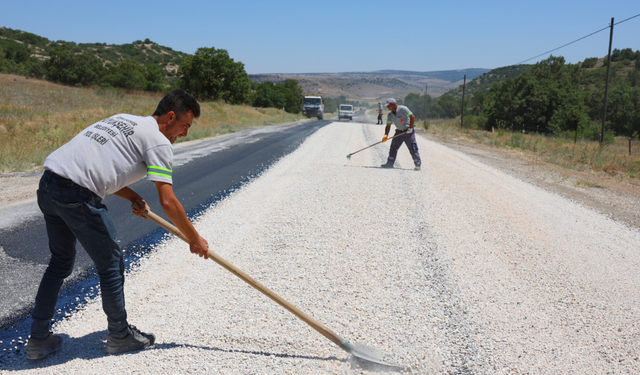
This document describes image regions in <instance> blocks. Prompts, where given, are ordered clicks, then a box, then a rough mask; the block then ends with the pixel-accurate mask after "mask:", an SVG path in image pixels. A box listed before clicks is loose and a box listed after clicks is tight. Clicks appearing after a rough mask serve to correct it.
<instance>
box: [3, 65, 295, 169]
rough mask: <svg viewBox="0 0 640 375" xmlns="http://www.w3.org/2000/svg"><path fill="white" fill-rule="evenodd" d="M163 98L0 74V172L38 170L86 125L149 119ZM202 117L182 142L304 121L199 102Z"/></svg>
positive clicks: (268, 111) (272, 110)
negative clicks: (123, 116) (126, 116)
mask: <svg viewBox="0 0 640 375" xmlns="http://www.w3.org/2000/svg"><path fill="white" fill-rule="evenodd" d="M161 98H162V94H158V93H145V92H133V93H125V92H123V91H120V90H114V89H111V90H105V89H89V88H73V87H67V86H61V85H56V84H53V83H50V82H47V81H41V80H34V79H27V78H25V77H21V76H15V75H9V74H0V172H16V171H30V170H38V169H40V168H41V166H42V163H43V162H44V159H45V158H46V157H47V156H48V155H49V154H50V153H51V152H52V151H54V150H55V149H57V148H58V147H60V146H62V145H63V144H65V143H66V142H67V141H69V140H70V139H71V138H72V137H73V136H75V135H76V134H77V133H78V132H79V131H81V130H82V129H84V128H85V127H87V126H89V125H91V124H93V123H94V122H96V121H98V120H101V119H103V118H106V117H109V116H112V115H114V114H117V113H131V114H134V115H141V116H148V115H150V114H152V113H153V111H154V110H155V108H156V106H157V104H158V102H159V101H160V99H161ZM201 107H202V114H201V116H200V118H199V119H197V120H196V121H195V122H194V126H193V128H192V130H191V131H190V132H189V136H188V137H187V138H186V139H184V140H191V139H196V138H204V137H210V136H215V135H219V134H226V133H233V132H236V131H239V130H242V129H246V128H251V127H257V126H264V125H271V124H276V123H282V122H289V121H295V120H298V119H302V118H303V117H302V116H301V115H292V114H289V113H287V114H285V118H284V120H283V118H282V110H279V109H275V108H264V109H263V108H259V109H256V108H251V107H248V106H246V105H229V104H224V103H220V102H205V103H201Z"/></svg>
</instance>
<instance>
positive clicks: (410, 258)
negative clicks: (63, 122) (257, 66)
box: [0, 123, 640, 374]
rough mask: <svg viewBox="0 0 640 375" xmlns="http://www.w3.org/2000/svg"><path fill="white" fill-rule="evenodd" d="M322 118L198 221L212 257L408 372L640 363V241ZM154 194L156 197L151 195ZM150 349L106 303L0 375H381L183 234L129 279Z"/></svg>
mask: <svg viewBox="0 0 640 375" xmlns="http://www.w3.org/2000/svg"><path fill="white" fill-rule="evenodd" d="M382 129H383V128H382V127H379V126H373V125H365V124H356V123H348V124H345V123H332V124H330V125H328V126H326V127H324V128H322V129H320V130H319V131H318V132H317V133H315V134H314V135H313V136H311V137H310V138H309V139H308V140H307V141H306V142H305V143H304V144H303V145H302V146H301V147H300V148H299V149H298V150H297V151H295V152H294V153H292V154H291V155H289V156H287V157H285V158H284V159H282V160H281V161H280V162H278V163H277V164H276V165H275V166H273V167H272V168H270V169H269V170H268V171H267V172H265V173H264V174H263V175H262V176H261V177H260V178H258V179H256V180H255V181H253V182H251V183H249V184H248V185H246V186H245V187H243V188H242V189H241V190H239V191H238V192H236V193H234V194H233V195H232V196H230V197H229V198H227V199H225V200H224V201H222V202H220V203H218V204H217V205H216V206H214V207H211V208H210V209H209V210H207V212H206V213H204V214H203V215H202V216H201V217H200V218H199V219H198V221H197V225H196V226H197V228H198V230H199V231H200V232H201V234H202V235H203V236H204V237H205V238H207V239H208V240H209V244H210V246H211V248H212V249H213V250H214V251H215V252H217V253H218V254H220V255H221V256H222V257H224V258H226V259H227V260H229V261H230V262H231V263H233V264H235V265H236V266H237V267H239V268H241V269H242V270H244V271H245V272H247V273H248V274H249V275H251V276H253V277H254V278H255V279H257V280H258V281H260V282H262V283H263V284H264V285H266V286H268V287H269V288H271V289H272V290H274V291H275V292H276V293H278V294H279V295H281V296H282V297H284V298H285V299H287V300H289V301H290V302H291V303H293V304H294V305H296V306H297V307H298V308H300V309H301V310H302V311H305V312H306V313H308V314H309V315H311V316H312V317H314V318H315V319H317V320H319V321H320V322H322V323H323V324H324V325H326V326H327V327H328V328H330V329H332V330H334V331H335V332H336V333H338V334H340V335H341V336H343V337H344V338H346V339H348V340H350V341H353V342H360V343H363V344H367V345H370V346H373V347H376V348H378V349H381V350H383V351H384V352H386V353H387V356H386V357H385V359H386V360H387V361H388V362H391V363H395V364H400V365H405V366H409V367H410V371H411V372H413V373H416V374H447V373H462V374H467V373H469V374H500V373H510V374H521V373H522V374H524V373H529V374H585V373H588V374H604V373H638V372H640V362H639V358H638V357H640V353H639V351H640V349H639V348H640V346H639V344H638V342H639V339H640V330H639V328H640V327H639V324H640V323H639V319H640V307H639V306H640V303H639V302H640V291H639V288H638V285H640V271H639V270H640V267H639V266H640V256H639V255H638V249H639V248H640V233H638V232H637V231H636V230H632V229H629V228H627V227H625V226H624V225H621V224H619V223H617V222H614V221H612V220H610V219H607V218H606V217H604V216H602V215H599V214H596V213H595V212H593V211H591V210H588V209H585V208H583V207H581V206H579V205H576V204H574V203H572V202H569V201H567V200H565V199H563V198H560V197H559V196H557V195H554V194H550V193H548V192H546V191H544V190H541V189H539V188H536V187H534V186H532V185H530V184H527V183H524V182H522V181H520V180H517V179H515V178H512V177H510V176H508V175H506V174H504V173H502V172H500V171H498V170H496V169H493V168H491V167H487V166H486V165H483V164H481V163H479V162H477V161H475V160H474V159H472V158H470V157H468V156H465V155H463V154H461V153H459V152H456V151H453V150H451V149H449V148H447V147H445V146H442V145H439V144H436V143H433V142H429V141H427V140H425V139H424V138H422V137H418V145H419V147H420V153H421V155H422V158H423V167H422V170H421V171H414V170H413V162H412V160H411V159H410V156H409V152H408V150H407V149H406V147H405V146H403V147H402V148H401V149H400V151H399V154H398V157H399V158H398V162H397V163H396V168H395V169H393V170H387V169H381V168H378V167H379V165H380V164H382V163H383V162H385V161H386V154H387V152H388V143H387V144H384V145H380V146H376V147H373V148H370V149H368V150H366V151H363V152H360V153H358V154H356V155H354V156H353V157H352V158H351V160H347V159H346V155H347V154H349V153H351V152H353V151H355V150H358V149H360V148H362V147H365V146H367V145H369V144H371V143H374V142H376V141H378V140H379V139H380V138H381V136H382V135H383V134H382V133H383V131H382ZM148 199H151V198H150V197H148ZM125 292H126V297H127V310H128V313H129V320H130V322H131V323H132V324H134V325H136V326H137V327H139V328H141V329H142V330H143V331H150V332H153V333H155V334H156V336H157V344H156V345H155V346H154V347H153V348H151V349H148V350H144V351H141V352H137V353H130V354H124V355H119V356H108V355H106V354H105V351H104V348H105V341H106V337H107V331H106V318H105V316H104V313H103V312H102V308H101V303H100V301H99V300H96V301H93V302H91V303H89V304H88V305H87V306H86V308H85V309H84V310H82V311H79V312H77V313H75V314H74V315H72V316H71V317H70V318H69V319H67V320H65V321H63V322H61V323H59V324H56V326H55V327H54V330H55V332H56V333H58V334H61V335H63V336H64V338H65V345H64V348H63V349H62V351H61V352H59V353H56V354H54V355H51V356H50V357H48V358H46V359H44V360H41V361H36V362H32V361H28V360H26V359H25V358H24V357H16V358H15V360H14V361H13V362H12V363H10V364H9V366H8V367H7V368H5V369H3V370H2V371H0V373H3V374H4V373H10V372H11V373H12V372H14V371H16V370H17V371H20V373H33V374H58V373H67V374H73V373H94V374H111V373H124V374H148V373H153V374H176V373H189V374H213V373H225V374H227V373H228V374H351V373H353V374H360V373H375V372H377V371H381V370H382V369H380V368H368V367H363V366H361V364H360V363H358V362H356V361H353V360H352V359H351V358H350V357H349V355H348V354H347V353H345V352H343V351H342V350H340V349H339V348H337V347H336V346H335V345H334V344H333V343H331V342H330V341H329V340H327V339H326V338H324V337H323V336H321V335H320V334H319V333H317V332H315V331H314V330H312V329H311V328H309V327H308V326H307V325H305V324H304V323H303V322H301V321H300V320H298V319H297V318H295V317H294V316H293V315H291V314H290V313H289V312H287V311H286V310H284V309H283V308H281V307H280V306H278V305H276V304H275V303H274V302H272V301H271V300H269V299H268V298H266V297H264V296H263V295H262V294H260V293H259V292H257V291H255V290H254V289H252V288H251V287H249V286H248V285H247V284H245V283H244V282H242V281H241V280H239V279H237V278H236V277H235V276H233V275H232V274H230V273H228V272H227V271H225V270H224V269H222V268H221V267H220V266H218V265H217V264H215V263H213V262H212V261H205V260H203V259H201V258H197V257H195V256H193V255H191V254H190V253H189V251H188V248H187V247H186V245H185V244H184V243H182V242H181V241H180V240H178V239H171V240H168V241H166V242H164V243H162V244H161V245H159V246H158V247H157V249H156V251H155V252H154V253H152V254H151V255H150V256H149V257H148V258H146V259H145V260H144V261H143V262H142V264H141V265H140V267H139V268H137V269H136V270H135V271H133V272H131V273H130V274H129V275H128V277H127V281H126V285H125Z"/></svg>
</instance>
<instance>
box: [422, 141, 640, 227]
mask: <svg viewBox="0 0 640 375" xmlns="http://www.w3.org/2000/svg"><path fill="white" fill-rule="evenodd" d="M420 134H421V135H422V136H423V137H425V138H427V139H429V140H432V141H435V142H438V143H441V144H444V145H446V146H448V147H451V148H452V149H454V150H457V151H460V152H463V153H465V154H467V155H471V156H473V157H475V158H477V159H478V160H480V161H482V162H483V163H485V164H487V165H490V166H492V167H494V168H498V169H500V170H501V171H503V172H506V173H508V174H510V175H512V176H514V177H517V178H519V179H521V180H523V181H526V182H529V183H531V184H533V185H535V186H538V187H540V188H543V189H545V190H547V191H550V192H553V193H556V194H559V195H561V196H563V197H565V198H567V199H570V200H572V201H574V202H577V203H579V204H581V205H583V206H585V207H589V208H591V209H593V210H595V211H597V212H599V213H601V214H603V215H605V216H608V217H610V218H612V219H614V220H617V221H620V222H623V223H625V224H626V225H628V226H631V227H634V228H640V181H634V180H631V179H629V178H625V177H624V176H621V175H613V176H612V175H608V174H606V173H604V172H594V171H588V172H581V171H575V170H570V169H566V168H563V167H560V166H558V165H554V164H551V163H547V162H544V161H541V160H536V159H535V157H533V156H531V155H527V154H525V153H523V152H521V151H519V150H510V149H499V148H493V147H489V146H486V145H482V144H477V143H474V142H470V141H468V140H465V139H462V138H448V137H442V136H439V135H435V134H433V133H431V132H421V133H420ZM427 162H428V161H427Z"/></svg>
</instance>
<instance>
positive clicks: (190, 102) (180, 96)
mask: <svg viewBox="0 0 640 375" xmlns="http://www.w3.org/2000/svg"><path fill="white" fill-rule="evenodd" d="M171 111H173V112H175V114H176V116H177V117H182V116H183V115H186V114H187V113H189V111H191V112H193V117H195V118H198V117H200V104H198V101H197V100H196V98H194V97H193V95H191V94H189V93H188V92H186V91H184V90H183V89H173V90H171V91H169V92H168V93H167V95H165V96H164V98H162V100H160V103H158V108H156V111H155V112H153V116H159V117H162V116H164V115H166V114H167V113H169V112H171Z"/></svg>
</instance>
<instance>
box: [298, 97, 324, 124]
mask: <svg viewBox="0 0 640 375" xmlns="http://www.w3.org/2000/svg"><path fill="white" fill-rule="evenodd" d="M302 114H303V115H305V116H307V118H311V117H317V118H318V120H322V119H323V118H324V98H323V97H322V95H303V96H302Z"/></svg>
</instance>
